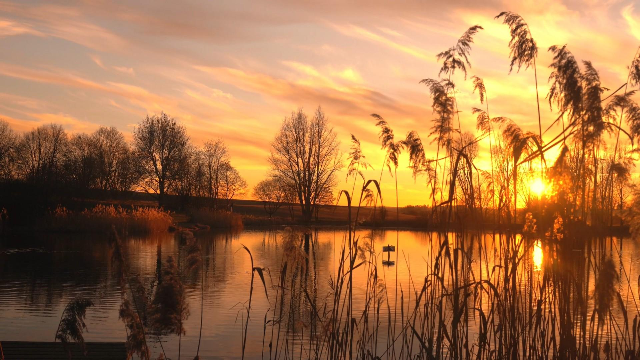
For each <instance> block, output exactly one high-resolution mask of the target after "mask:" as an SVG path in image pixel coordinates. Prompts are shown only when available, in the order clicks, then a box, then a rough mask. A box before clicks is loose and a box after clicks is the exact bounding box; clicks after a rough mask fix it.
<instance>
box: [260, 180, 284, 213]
mask: <svg viewBox="0 0 640 360" xmlns="http://www.w3.org/2000/svg"><path fill="white" fill-rule="evenodd" d="M253 195H254V196H255V197H256V199H258V200H260V201H262V204H263V206H264V211H265V212H266V213H267V215H268V216H269V219H271V217H272V216H273V214H275V212H276V211H278V209H280V207H281V206H282V204H283V203H284V201H285V199H286V197H287V189H286V187H285V186H284V182H283V181H282V180H281V179H278V178H276V177H270V178H268V179H265V180H262V181H260V182H259V183H258V185H256V187H255V188H254V189H253Z"/></svg>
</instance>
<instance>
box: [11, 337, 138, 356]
mask: <svg viewBox="0 0 640 360" xmlns="http://www.w3.org/2000/svg"><path fill="white" fill-rule="evenodd" d="M0 346H1V348H0V349H1V350H2V354H1V355H4V359H5V360H14V359H25V360H29V359H50V360H67V359H69V353H68V352H67V349H65V348H64V346H63V345H62V343H59V342H55V343H54V342H31V341H0ZM85 349H86V356H85V354H84V353H83V351H82V347H81V346H80V345H78V344H69V346H68V350H70V352H71V359H87V360H106V359H114V360H119V359H123V360H124V359H126V358H127V348H126V346H125V343H124V342H87V343H85ZM0 359H1V357H0Z"/></svg>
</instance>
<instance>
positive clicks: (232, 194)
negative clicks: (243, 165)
mask: <svg viewBox="0 0 640 360" xmlns="http://www.w3.org/2000/svg"><path fill="white" fill-rule="evenodd" d="M246 190H247V182H246V181H245V180H244V179H243V178H242V176H240V173H239V172H238V170H237V169H236V168H234V167H233V166H231V164H230V163H228V162H227V163H224V164H223V165H222V166H221V168H220V192H219V195H220V198H221V199H224V200H225V203H226V206H227V208H229V206H230V205H231V201H232V200H233V199H234V198H236V197H237V196H239V195H243V194H244V193H245V191H246Z"/></svg>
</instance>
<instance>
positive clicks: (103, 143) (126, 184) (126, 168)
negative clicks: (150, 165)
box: [91, 127, 139, 191]
mask: <svg viewBox="0 0 640 360" xmlns="http://www.w3.org/2000/svg"><path fill="white" fill-rule="evenodd" d="M91 142H92V146H93V152H94V156H95V158H96V162H97V172H98V173H97V179H96V181H97V186H98V188H100V189H103V190H119V191H127V190H130V189H131V188H132V187H133V185H134V184H135V183H137V182H138V180H139V172H138V171H137V166H136V164H135V159H134V156H133V152H132V151H131V149H130V147H129V145H128V144H127V142H126V141H125V139H124V135H122V133H121V132H120V131H118V129H116V128H115V127H100V128H99V129H98V130H96V132H94V133H93V134H92V135H91Z"/></svg>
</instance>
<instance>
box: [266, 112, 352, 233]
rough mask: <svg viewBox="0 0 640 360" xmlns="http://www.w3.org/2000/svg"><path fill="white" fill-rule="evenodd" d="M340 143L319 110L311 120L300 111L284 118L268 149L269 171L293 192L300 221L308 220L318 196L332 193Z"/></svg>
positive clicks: (338, 163) (339, 161)
mask: <svg viewBox="0 0 640 360" xmlns="http://www.w3.org/2000/svg"><path fill="white" fill-rule="evenodd" d="M338 146H339V142H338V141H337V139H336V134H335V132H334V131H333V129H332V128H330V127H329V122H328V119H327V117H326V116H325V115H324V113H323V112H322V109H320V108H318V109H317V110H316V112H315V115H314V116H313V118H309V117H307V115H306V114H305V113H304V112H303V111H302V109H299V110H298V111H295V112H293V113H292V114H291V116H290V117H286V118H285V119H284V121H283V123H282V127H281V128H280V131H279V133H278V134H277V135H276V138H275V140H274V142H273V143H272V145H271V147H272V150H271V157H270V158H269V162H270V163H271V168H272V171H273V172H274V174H275V175H277V176H279V177H280V178H282V179H285V181H286V182H289V183H291V186H292V188H293V189H295V193H296V197H297V201H298V203H299V204H300V208H301V210H302V215H303V218H304V219H305V220H306V221H309V220H311V217H312V215H313V211H314V210H315V207H316V205H317V204H318V203H319V200H320V199H321V196H322V194H323V193H326V192H331V193H332V192H333V191H332V189H333V187H334V186H335V183H336V174H337V172H338V171H339V170H340V169H341V168H342V162H341V159H340V154H339V148H338Z"/></svg>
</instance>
